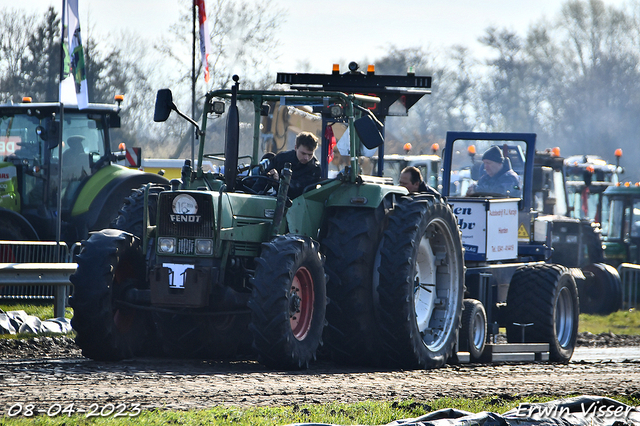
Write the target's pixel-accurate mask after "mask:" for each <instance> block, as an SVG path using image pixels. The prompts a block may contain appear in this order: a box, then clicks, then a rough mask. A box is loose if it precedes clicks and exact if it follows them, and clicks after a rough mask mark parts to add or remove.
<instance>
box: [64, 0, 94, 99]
mask: <svg viewBox="0 0 640 426" xmlns="http://www.w3.org/2000/svg"><path fill="white" fill-rule="evenodd" d="M79 17H80V15H79V14H78V0H62V54H63V58H62V61H63V63H62V67H61V75H60V102H62V103H64V104H65V105H78V108H80V109H82V108H86V107H87V106H88V104H89V96H88V89H87V73H86V69H85V62H84V53H83V51H82V39H81V37H80V19H79Z"/></svg>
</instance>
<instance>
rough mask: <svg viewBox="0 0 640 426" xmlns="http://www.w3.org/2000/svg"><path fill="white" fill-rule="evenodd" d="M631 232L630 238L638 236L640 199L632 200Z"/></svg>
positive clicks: (639, 228)
mask: <svg viewBox="0 0 640 426" xmlns="http://www.w3.org/2000/svg"><path fill="white" fill-rule="evenodd" d="M630 228H631V232H630V236H631V237H632V238H638V237H640V200H635V201H634V202H633V208H632V209H631V226H630Z"/></svg>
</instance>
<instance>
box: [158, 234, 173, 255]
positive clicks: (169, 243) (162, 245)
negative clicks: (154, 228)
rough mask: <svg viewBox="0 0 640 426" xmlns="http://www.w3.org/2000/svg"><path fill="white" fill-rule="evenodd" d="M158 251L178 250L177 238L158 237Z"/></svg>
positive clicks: (169, 251)
mask: <svg viewBox="0 0 640 426" xmlns="http://www.w3.org/2000/svg"><path fill="white" fill-rule="evenodd" d="M158 252H160V253H175V252H176V239H175V238H167V237H161V238H158Z"/></svg>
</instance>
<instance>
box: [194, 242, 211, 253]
mask: <svg viewBox="0 0 640 426" xmlns="http://www.w3.org/2000/svg"><path fill="white" fill-rule="evenodd" d="M196 254H213V241H212V240H196Z"/></svg>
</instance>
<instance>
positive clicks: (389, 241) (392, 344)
mask: <svg viewBox="0 0 640 426" xmlns="http://www.w3.org/2000/svg"><path fill="white" fill-rule="evenodd" d="M378 293H379V302H380V311H381V313H380V321H381V324H380V327H381V330H382V334H383V336H382V338H383V340H384V344H385V355H386V359H387V362H386V365H387V366H389V367H392V366H393V367H400V368H439V367H441V366H443V365H444V364H445V363H446V361H447V360H448V359H449V358H451V357H452V356H454V355H455V354H454V350H455V346H456V342H457V337H458V328H459V326H460V320H461V315H462V297H463V294H464V262H463V251H462V242H461V237H460V232H459V230H458V225H457V221H456V218H455V216H454V214H453V212H452V211H451V208H450V207H449V206H448V205H447V204H446V203H445V202H444V200H442V199H441V198H439V197H435V196H417V197H415V198H411V197H403V198H402V199H401V200H400V202H399V203H398V204H397V205H396V207H395V209H394V212H393V213H392V214H391V215H390V216H389V223H388V226H387V228H386V230H385V232H384V237H383V242H382V249H381V259H380V267H379V285H378Z"/></svg>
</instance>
